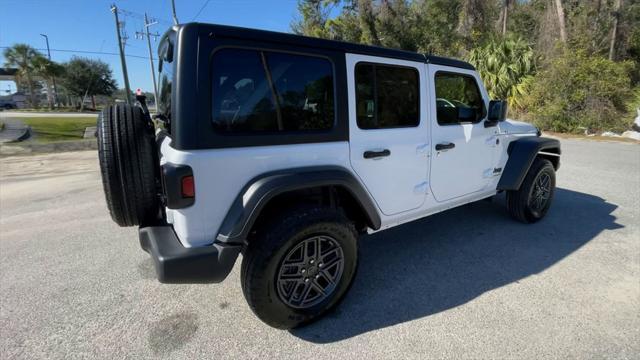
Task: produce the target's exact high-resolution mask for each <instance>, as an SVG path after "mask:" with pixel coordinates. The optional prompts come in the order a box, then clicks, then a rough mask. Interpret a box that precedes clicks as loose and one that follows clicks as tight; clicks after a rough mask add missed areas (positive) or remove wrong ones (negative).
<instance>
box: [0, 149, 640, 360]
mask: <svg viewBox="0 0 640 360" xmlns="http://www.w3.org/2000/svg"><path fill="white" fill-rule="evenodd" d="M563 150H564V155H563V164H562V168H561V170H560V172H559V173H558V190H557V193H556V199H555V203H554V205H553V207H552V209H551V210H550V213H549V214H548V216H547V218H546V219H544V220H543V221H542V222H540V223H538V224H535V225H529V226H527V225H522V224H519V223H515V222H513V221H512V220H510V219H509V218H508V216H507V215H506V212H505V210H504V206H503V205H504V204H503V202H504V199H503V198H501V197H499V198H497V199H496V200H495V201H494V202H492V203H491V202H480V203H476V204H471V205H468V206H465V207H463V208H459V209H454V210H451V211H448V212H445V213H442V214H438V215H435V216H432V217H429V218H426V219H423V220H419V221H416V222H413V223H411V224H408V225H405V226H402V227H397V228H394V229H391V230H388V231H386V232H381V233H378V234H375V235H371V236H366V237H363V238H362V239H361V253H360V256H361V261H360V268H359V272H358V274H357V278H356V280H355V283H354V285H353V287H352V289H351V291H350V293H349V294H348V295H347V297H346V299H345V301H344V302H343V303H342V304H341V306H340V307H339V308H338V309H337V310H336V311H335V312H333V313H332V314H331V315H330V316H328V317H326V318H325V319H323V320H321V321H320V322H317V323H315V324H313V325H310V326H308V327H305V328H303V329H300V330H295V331H291V332H287V331H279V330H274V329H271V328H269V327H267V326H266V325H264V324H262V323H261V322H260V321H258V320H257V319H256V318H255V317H254V316H253V314H252V313H251V311H250V310H249V308H248V307H247V305H246V303H245V301H244V298H243V297H242V293H241V290H240V286H239V262H238V264H237V265H236V268H235V269H234V271H233V272H232V274H231V275H230V276H229V278H228V279H227V280H225V281H224V282H223V283H222V284H218V285H162V284H159V283H158V282H157V281H156V280H155V279H154V273H153V268H152V264H151V261H150V260H149V259H148V257H147V255H146V253H144V252H143V251H142V250H140V248H139V246H138V242H137V232H136V230H135V229H133V228H118V227H117V226H116V225H115V224H114V223H113V222H111V220H110V218H109V215H108V213H107V210H106V206H105V203H104V198H103V194H102V187H101V184H100V175H99V172H98V165H97V157H96V154H95V153H93V152H76V153H61V154H52V155H42V156H30V157H14V158H3V159H0V297H1V299H0V301H1V302H0V358H3V359H7V358H34V359H42V358H80V357H85V358H86V357H89V358H124V357H128V358H134V359H137V358H157V357H159V356H164V357H171V358H184V359H194V358H216V359H217V358H234V359H235V358H273V357H278V358H305V359H345V358H348V359H356V358H363V359H371V358H474V359H478V358H517V359H520V358H532V359H539V358H560V357H563V358H564V357H571V358H602V357H609V358H635V359H638V358H640V225H639V223H640V146H639V145H636V144H626V143H601V142H590V141H581V140H564V141H563Z"/></svg>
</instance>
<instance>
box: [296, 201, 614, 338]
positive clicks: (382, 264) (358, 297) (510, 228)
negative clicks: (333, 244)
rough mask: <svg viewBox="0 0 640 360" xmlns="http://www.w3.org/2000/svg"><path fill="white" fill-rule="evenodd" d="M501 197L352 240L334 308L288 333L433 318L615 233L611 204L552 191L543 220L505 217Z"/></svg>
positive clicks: (344, 334)
mask: <svg viewBox="0 0 640 360" xmlns="http://www.w3.org/2000/svg"><path fill="white" fill-rule="evenodd" d="M504 202H505V201H504V196H498V197H496V199H494V201H493V202H488V201H481V202H477V203H473V204H469V205H467V206H463V207H460V208H457V209H454V210H450V211H447V212H444V213H440V214H437V215H433V216H430V217H427V218H425V219H421V220H418V221H415V222H412V223H410V224H406V225H403V226H398V227H395V228H393V229H389V230H387V231H383V232H380V233H377V234H373V235H371V236H365V237H363V238H361V241H360V264H359V269H358V273H357V274H356V278H355V280H354V283H353V286H352V288H351V290H350V291H349V293H348V294H347V296H346V298H345V299H344V301H343V302H342V303H341V304H340V305H339V306H338V308H337V309H336V311H334V312H333V313H330V314H328V316H326V317H325V318H323V319H321V320H319V321H318V322H316V323H313V324H311V325H309V326H306V327H303V328H301V329H295V330H292V331H291V333H292V334H293V335H294V336H297V337H299V338H301V339H304V340H307V341H311V342H314V343H330V342H334V341H340V340H344V339H347V338H350V337H353V336H357V335H359V334H362V333H365V332H368V331H372V330H376V329H380V328H384V327H387V326H392V325H396V324H399V323H403V322H406V321H411V320H414V319H418V318H422V317H425V316H429V315H431V314H436V313H439V312H441V311H445V310H448V309H451V308H454V307H456V306H459V305H462V304H464V303H466V302H468V301H471V300H473V299H474V298H476V297H478V296H480V295H482V294H483V293H485V292H486V291H490V290H493V289H496V288H498V287H501V286H504V285H507V284H510V283H512V282H515V281H518V280H520V279H523V278H526V277H528V276H530V275H532V274H537V273H540V272H542V271H544V270H545V269H547V268H549V267H550V266H552V265H554V264H555V263H557V262H559V261H561V260H562V259H563V258H565V257H566V256H568V255H570V254H571V253H573V252H574V251H576V250H577V249H579V248H580V247H582V246H583V245H584V244H586V243H587V242H588V241H590V240H591V239H593V238H595V237H596V236H597V235H598V234H600V233H601V232H602V231H603V230H605V229H610V230H611V229H619V228H622V227H623V226H621V225H619V224H617V223H616V218H615V216H613V215H612V212H613V211H614V210H615V209H616V208H617V205H614V204H610V203H607V202H606V201H605V200H603V199H602V198H599V197H597V196H593V195H588V194H583V193H579V192H575V191H571V190H566V189H557V190H556V194H555V198H554V203H553V204H552V207H551V209H550V210H549V213H548V214H547V216H546V217H545V218H544V219H543V220H542V221H540V222H538V223H536V224H532V225H526V224H521V223H518V222H515V221H514V220H511V218H509V217H508V215H507V214H506V210H505V208H504V205H505V204H504Z"/></svg>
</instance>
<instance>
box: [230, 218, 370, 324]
mask: <svg viewBox="0 0 640 360" xmlns="http://www.w3.org/2000/svg"><path fill="white" fill-rule="evenodd" d="M357 261H358V246H357V233H356V230H355V228H354V226H353V224H352V223H351V222H350V221H349V220H348V219H347V218H346V217H344V215H342V214H341V213H340V212H338V211H336V210H333V209H328V208H301V209H297V210H295V211H291V212H289V213H287V214H285V215H283V216H281V217H280V218H279V219H275V221H271V222H270V224H269V225H267V226H266V227H264V228H263V229H261V230H260V231H259V234H258V236H257V237H256V238H254V239H252V241H251V242H250V243H249V245H248V247H247V249H246V250H245V252H244V258H243V261H242V274H241V282H242V290H243V293H244V296H245V298H246V300H247V302H248V303H249V306H250V307H251V309H252V310H253V312H254V313H255V314H256V315H257V316H258V317H259V318H260V319H261V320H262V321H264V322H265V323H267V324H268V325H270V326H273V327H275V328H280V329H290V328H294V327H297V326H300V325H303V324H306V323H309V322H311V321H313V320H316V319H318V318H319V317H321V316H322V315H323V314H325V313H326V312H327V311H329V310H330V309H331V308H333V307H334V306H335V305H337V303H338V302H339V301H340V300H341V299H342V297H343V296H344V294H345V293H346V292H347V290H348V289H349V286H350V284H351V281H352V279H353V277H354V274H355V271H356V267H357Z"/></svg>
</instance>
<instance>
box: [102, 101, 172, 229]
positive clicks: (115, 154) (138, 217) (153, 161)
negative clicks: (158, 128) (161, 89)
mask: <svg viewBox="0 0 640 360" xmlns="http://www.w3.org/2000/svg"><path fill="white" fill-rule="evenodd" d="M97 126H98V158H99V160H100V172H101V173H102V185H103V187H104V195H105V198H106V200H107V207H108V208H109V212H110V213H111V218H112V219H113V221H115V222H116V223H117V224H118V225H120V226H134V225H144V224H146V223H149V222H152V221H153V220H154V219H156V218H157V216H158V211H159V199H158V191H157V186H158V181H157V179H158V174H159V162H158V155H157V152H156V143H155V136H154V129H153V125H152V123H151V119H149V117H148V116H147V115H145V114H144V112H143V111H142V109H141V108H139V107H137V106H131V105H126V104H116V105H113V106H109V107H107V108H105V109H104V110H103V111H102V112H101V113H100V115H99V116H98V124H97Z"/></svg>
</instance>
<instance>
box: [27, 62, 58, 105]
mask: <svg viewBox="0 0 640 360" xmlns="http://www.w3.org/2000/svg"><path fill="white" fill-rule="evenodd" d="M33 71H34V73H35V74H36V75H38V76H40V77H42V78H43V79H45V80H44V81H45V84H46V86H47V100H48V103H49V109H51V108H53V104H54V102H55V99H54V97H53V91H51V89H52V83H53V78H54V77H59V76H61V75H62V74H63V73H64V67H63V66H62V65H60V64H57V63H55V62H53V61H51V60H49V59H47V58H46V57H44V56H38V57H36V58H35V59H34V60H33ZM56 95H57V94H56Z"/></svg>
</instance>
